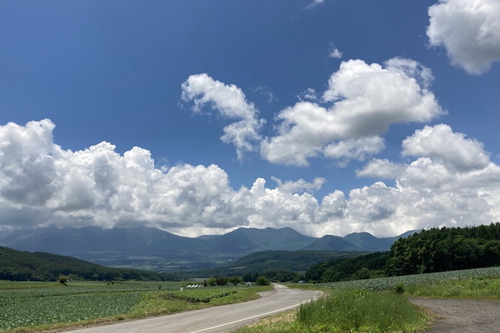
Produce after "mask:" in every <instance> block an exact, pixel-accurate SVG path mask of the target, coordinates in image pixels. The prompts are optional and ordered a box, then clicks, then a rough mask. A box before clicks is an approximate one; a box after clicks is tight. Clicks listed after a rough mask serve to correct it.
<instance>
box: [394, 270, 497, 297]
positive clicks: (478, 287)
mask: <svg viewBox="0 0 500 333" xmlns="http://www.w3.org/2000/svg"><path fill="white" fill-rule="evenodd" d="M404 295H405V296H410V297H429V298H455V299H500V276H485V277H476V278H469V279H466V280H447V281H438V282H434V283H429V284H422V285H410V286H407V287H406V286H405V287H404Z"/></svg>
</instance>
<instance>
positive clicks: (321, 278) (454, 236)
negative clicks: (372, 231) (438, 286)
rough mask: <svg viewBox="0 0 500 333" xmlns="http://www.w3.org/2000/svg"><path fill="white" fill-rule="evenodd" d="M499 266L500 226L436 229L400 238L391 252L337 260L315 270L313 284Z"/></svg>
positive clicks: (310, 276) (309, 273)
mask: <svg viewBox="0 0 500 333" xmlns="http://www.w3.org/2000/svg"><path fill="white" fill-rule="evenodd" d="M498 265H500V223H498V222H497V223H492V224H491V225H489V226H486V225H481V226H478V227H466V228H441V229H438V228H433V229H430V230H423V231H421V232H418V233H415V234H413V235H411V236H408V237H406V238H404V237H401V238H399V239H398V240H397V241H396V242H395V243H394V244H393V245H392V246H391V249H390V251H389V252H378V253H372V254H368V255H364V256H359V257H356V258H347V259H335V260H330V261H327V262H324V263H320V264H317V265H314V266H312V267H311V268H310V269H309V270H308V271H307V272H306V274H305V278H306V279H307V280H310V281H318V282H335V281H344V280H354V279H365V278H371V277H382V276H395V275H408V274H418V273H431V272H444V271H452V270H461V269H470V268H481V267H491V266H498Z"/></svg>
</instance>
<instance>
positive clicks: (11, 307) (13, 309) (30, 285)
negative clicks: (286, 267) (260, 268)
mask: <svg viewBox="0 0 500 333" xmlns="http://www.w3.org/2000/svg"><path fill="white" fill-rule="evenodd" d="M160 284H161V289H159V285H160ZM180 287H181V283H179V282H167V283H165V282H161V283H159V282H154V283H153V282H124V283H97V282H78V283H77V282H75V283H70V284H69V285H68V287H66V286H64V285H62V284H60V283H55V282H54V283H36V282H6V281H3V282H0V331H4V330H16V329H17V330H19V328H21V327H25V328H29V327H33V328H37V329H36V330H37V331H39V330H43V329H49V328H51V329H52V328H54V327H58V326H61V325H62V326H71V325H74V324H75V323H78V324H79V325H82V324H83V325H85V324H88V323H92V322H105V321H107V322H112V321H118V320H126V319H128V318H141V317H147V316H154V315H159V314H169V313H174V312H179V311H184V310H189V309H199V308H203V307H207V306H212V305H220V304H228V303H234V302H238V301H245V300H248V299H252V298H256V297H257V295H256V291H261V290H263V289H265V288H263V287H259V288H257V287H250V288H249V287H226V288H221V287H209V288H199V289H193V290H188V289H184V290H183V291H180Z"/></svg>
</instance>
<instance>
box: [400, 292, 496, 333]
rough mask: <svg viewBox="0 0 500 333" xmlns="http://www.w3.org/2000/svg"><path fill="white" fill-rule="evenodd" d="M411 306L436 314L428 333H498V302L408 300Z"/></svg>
mask: <svg viewBox="0 0 500 333" xmlns="http://www.w3.org/2000/svg"><path fill="white" fill-rule="evenodd" d="M409 301H410V302H412V303H413V304H416V305H419V306H423V307H425V308H428V309H430V310H432V311H433V312H435V313H437V314H438V319H437V320H436V322H435V324H434V325H432V326H431V328H429V329H428V330H427V331H426V332H428V333H452V332H453V333H457V332H460V333H481V332H487V333H500V302H499V301H482V300H462V299H428V298H410V299H409Z"/></svg>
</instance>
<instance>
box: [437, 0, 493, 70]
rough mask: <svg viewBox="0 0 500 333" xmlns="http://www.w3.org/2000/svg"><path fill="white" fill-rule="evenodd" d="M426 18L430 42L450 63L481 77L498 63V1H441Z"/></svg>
mask: <svg viewBox="0 0 500 333" xmlns="http://www.w3.org/2000/svg"><path fill="white" fill-rule="evenodd" d="M429 17H430V24H429V27H428V28H427V36H428V37H429V42H430V44H431V45H432V46H443V47H444V48H445V49H446V51H447V53H448V56H449V58H450V59H451V62H452V64H454V65H456V66H459V67H462V68H463V69H464V70H465V71H466V72H468V73H470V74H481V73H484V72H486V71H488V70H489V69H490V67H491V65H492V63H494V62H497V61H500V1H499V0H440V1H439V2H438V3H437V4H435V5H433V6H431V7H429Z"/></svg>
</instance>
